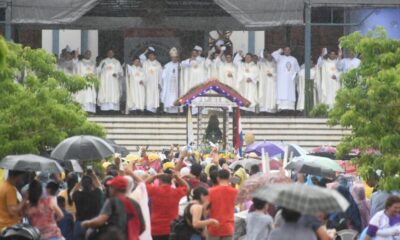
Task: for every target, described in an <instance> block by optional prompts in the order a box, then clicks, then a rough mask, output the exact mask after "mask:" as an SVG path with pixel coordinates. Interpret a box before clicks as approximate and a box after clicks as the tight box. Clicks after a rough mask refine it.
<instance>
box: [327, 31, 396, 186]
mask: <svg viewBox="0 0 400 240" xmlns="http://www.w3.org/2000/svg"><path fill="white" fill-rule="evenodd" d="M340 40H341V45H342V46H343V47H345V48H348V49H350V50H354V51H355V52H356V53H358V54H360V56H361V58H362V64H361V66H360V67H359V68H358V69H355V70H352V71H350V72H349V73H346V74H344V75H342V79H343V81H344V82H343V85H344V86H345V88H343V89H342V90H340V91H339V92H338V94H337V97H336V103H335V106H334V108H333V109H332V111H331V112H330V113H329V116H330V120H329V123H330V124H332V125H334V124H340V125H342V126H345V127H351V129H352V135H351V136H350V137H346V138H344V139H343V141H342V143H341V144H340V145H339V146H338V150H339V155H340V154H341V153H342V154H343V153H346V152H348V151H349V150H350V149H353V148H357V149H360V150H361V152H362V154H361V156H360V157H359V158H358V159H356V160H355V163H356V164H357V165H358V168H359V170H360V173H361V175H362V176H364V177H365V178H369V177H371V176H373V175H374V174H375V172H376V170H382V178H381V181H380V185H379V186H380V187H381V188H384V189H387V190H391V189H398V188H399V186H400V177H399V174H400V159H399V156H400V41H398V40H394V39H388V38H387V35H386V32H385V31H384V29H383V28H378V29H376V30H375V31H373V32H370V33H368V34H367V35H366V36H362V35H361V34H360V33H359V32H355V33H352V34H350V35H349V36H345V37H342V38H341V39H340ZM374 151H375V152H376V151H379V152H380V154H371V152H374Z"/></svg>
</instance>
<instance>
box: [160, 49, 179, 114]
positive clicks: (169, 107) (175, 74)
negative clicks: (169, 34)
mask: <svg viewBox="0 0 400 240" xmlns="http://www.w3.org/2000/svg"><path fill="white" fill-rule="evenodd" d="M169 55H170V58H171V61H170V62H169V63H167V64H165V66H164V70H163V72H162V77H161V102H162V103H163V104H164V111H165V112H167V113H177V112H178V107H176V106H174V103H175V101H176V100H177V99H178V98H179V96H178V81H179V70H180V69H179V68H180V66H179V54H178V50H177V49H176V48H175V47H173V48H171V50H170V51H169Z"/></svg>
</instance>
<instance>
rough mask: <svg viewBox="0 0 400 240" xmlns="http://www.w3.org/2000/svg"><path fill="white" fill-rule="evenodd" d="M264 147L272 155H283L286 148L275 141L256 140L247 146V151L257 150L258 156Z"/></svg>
mask: <svg viewBox="0 0 400 240" xmlns="http://www.w3.org/2000/svg"><path fill="white" fill-rule="evenodd" d="M262 149H264V151H265V153H268V155H269V156H270V157H274V156H276V155H283V153H284V149H283V146H282V145H281V144H278V143H273V142H267V141H264V142H256V143H253V144H251V145H249V146H247V147H246V150H245V152H246V153H250V152H255V153H256V154H257V155H258V156H261V153H262Z"/></svg>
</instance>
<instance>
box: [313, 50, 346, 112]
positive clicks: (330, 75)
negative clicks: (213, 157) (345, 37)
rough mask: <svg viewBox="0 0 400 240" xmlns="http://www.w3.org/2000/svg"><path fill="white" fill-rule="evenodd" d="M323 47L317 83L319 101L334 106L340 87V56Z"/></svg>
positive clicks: (319, 60) (330, 106)
mask: <svg viewBox="0 0 400 240" xmlns="http://www.w3.org/2000/svg"><path fill="white" fill-rule="evenodd" d="M326 53H327V50H326V49H323V51H322V54H321V56H320V57H319V59H318V68H319V69H318V71H317V84H318V86H319V89H318V90H319V94H318V95H319V97H320V99H319V102H320V103H323V104H326V105H328V106H329V108H332V107H333V105H334V104H335V98H336V92H337V91H338V90H339V89H340V85H341V84H340V74H341V73H340V71H339V69H338V62H339V59H340V57H338V55H337V54H336V52H335V51H334V50H331V51H329V53H328V54H326Z"/></svg>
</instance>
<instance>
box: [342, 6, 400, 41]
mask: <svg viewBox="0 0 400 240" xmlns="http://www.w3.org/2000/svg"><path fill="white" fill-rule="evenodd" d="M371 11H374V12H373V13H372V15H371V16H369V17H368V18H367V19H366V20H365V21H364V22H363V23H362V24H361V25H358V26H353V27H350V28H347V29H346V32H347V33H351V32H355V31H360V32H361V33H363V34H366V33H367V32H368V31H369V30H373V29H375V28H376V27H377V26H383V27H384V28H385V29H386V31H387V33H388V37H390V38H394V39H400V9H367V10H353V11H350V12H349V14H348V15H349V17H348V19H349V22H352V23H360V22H361V21H362V20H363V19H365V17H367V16H368V14H370V13H371Z"/></svg>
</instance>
